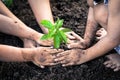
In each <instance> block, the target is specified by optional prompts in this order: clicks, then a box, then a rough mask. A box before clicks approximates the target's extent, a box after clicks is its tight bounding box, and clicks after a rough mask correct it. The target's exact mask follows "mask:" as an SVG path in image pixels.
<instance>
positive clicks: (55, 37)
mask: <svg viewBox="0 0 120 80" xmlns="http://www.w3.org/2000/svg"><path fill="white" fill-rule="evenodd" d="M59 47H60V38H59V36H58V35H55V36H54V48H57V49H58V48H59Z"/></svg>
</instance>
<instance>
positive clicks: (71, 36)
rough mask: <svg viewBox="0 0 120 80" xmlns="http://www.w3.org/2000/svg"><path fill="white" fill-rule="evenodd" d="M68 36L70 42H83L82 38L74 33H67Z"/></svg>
mask: <svg viewBox="0 0 120 80" xmlns="http://www.w3.org/2000/svg"><path fill="white" fill-rule="evenodd" d="M66 36H67V37H68V39H69V40H83V39H82V37H80V36H79V35H77V34H76V33H75V32H73V31H71V32H67V33H66Z"/></svg>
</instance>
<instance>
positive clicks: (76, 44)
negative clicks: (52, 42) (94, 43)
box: [67, 39, 89, 49]
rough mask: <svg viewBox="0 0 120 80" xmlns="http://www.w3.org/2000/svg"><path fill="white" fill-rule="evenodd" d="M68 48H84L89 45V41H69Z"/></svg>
mask: <svg viewBox="0 0 120 80" xmlns="http://www.w3.org/2000/svg"><path fill="white" fill-rule="evenodd" d="M67 46H68V48H70V49H72V48H80V49H85V48H87V47H88V46H89V43H88V42H87V41H85V40H83V39H81V40H79V41H75V42H72V43H69V44H68V45H67Z"/></svg>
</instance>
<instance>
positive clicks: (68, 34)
mask: <svg viewBox="0 0 120 80" xmlns="http://www.w3.org/2000/svg"><path fill="white" fill-rule="evenodd" d="M66 36H67V38H69V39H75V37H74V36H72V35H70V33H67V34H66Z"/></svg>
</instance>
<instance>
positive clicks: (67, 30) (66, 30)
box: [61, 28, 71, 32]
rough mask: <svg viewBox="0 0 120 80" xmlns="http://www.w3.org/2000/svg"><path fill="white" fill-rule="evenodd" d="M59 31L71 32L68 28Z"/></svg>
mask: <svg viewBox="0 0 120 80" xmlns="http://www.w3.org/2000/svg"><path fill="white" fill-rule="evenodd" d="M61 31H63V32H70V31H71V29H68V28H63V29H61Z"/></svg>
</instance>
